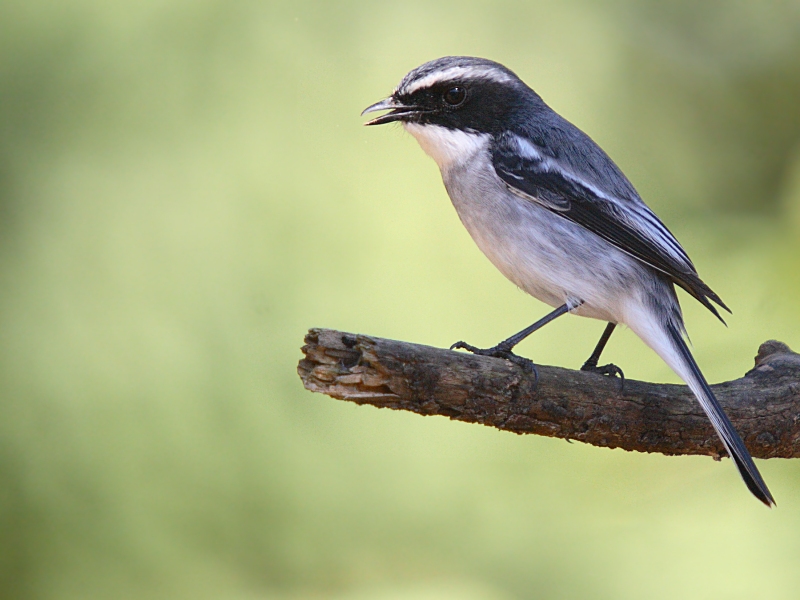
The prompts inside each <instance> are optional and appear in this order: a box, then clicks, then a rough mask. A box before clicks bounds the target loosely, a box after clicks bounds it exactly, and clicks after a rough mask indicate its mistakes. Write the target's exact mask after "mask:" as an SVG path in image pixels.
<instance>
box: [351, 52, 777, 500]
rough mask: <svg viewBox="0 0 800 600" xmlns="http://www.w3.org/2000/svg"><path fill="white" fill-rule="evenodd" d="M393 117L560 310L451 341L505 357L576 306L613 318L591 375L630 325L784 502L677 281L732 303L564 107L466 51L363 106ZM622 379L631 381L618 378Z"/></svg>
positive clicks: (484, 237) (476, 234) (755, 489)
mask: <svg viewBox="0 0 800 600" xmlns="http://www.w3.org/2000/svg"><path fill="white" fill-rule="evenodd" d="M378 111H388V112H386V113H384V114H382V115H380V116H377V117H375V118H372V119H371V120H369V121H367V122H366V123H365V125H380V124H384V123H392V122H398V123H400V124H402V126H403V128H404V129H405V130H406V131H407V132H408V133H410V134H411V135H412V136H413V137H414V138H416V140H417V142H418V143H419V145H420V146H421V147H422V149H423V150H424V151H425V152H426V153H427V154H428V155H429V156H430V157H431V158H433V160H434V161H435V162H436V164H437V165H438V167H439V170H440V172H441V175H442V180H443V182H444V186H445V189H446V191H447V193H448V195H449V196H450V199H451V201H452V203H453V206H454V207H455V209H456V212H457V213H458V216H459V218H460V220H461V222H462V223H463V225H464V226H465V227H466V229H467V231H468V232H469V234H470V236H471V237H472V239H473V240H474V241H475V243H476V244H477V246H478V248H479V249H480V250H481V251H482V252H483V253H484V254H485V255H486V257H487V258H488V259H489V260H490V261H491V262H492V264H493V265H494V266H495V267H496V268H497V269H498V270H499V271H500V272H501V273H502V274H503V275H505V276H506V277H507V278H508V279H509V280H510V281H511V282H513V283H514V284H516V285H517V286H518V287H519V288H521V289H522V290H523V291H525V292H527V293H528V294H530V295H531V296H533V297H534V298H537V299H538V300H540V301H542V302H544V303H545V304H548V305H550V306H551V307H554V308H555V310H553V311H552V312H550V313H549V314H547V315H546V316H545V317H543V318H542V319H540V320H539V321H537V322H536V323H533V324H532V325H531V326H529V327H526V328H525V329H523V330H522V331H520V332H519V333H517V334H515V335H512V336H511V337H509V338H507V339H505V340H503V341H501V342H500V343H498V344H497V345H496V346H493V347H491V348H477V347H475V346H472V345H470V344H467V343H465V342H463V341H461V342H457V343H456V344H453V346H452V347H451V349H459V348H460V349H464V350H467V351H470V352H473V353H476V354H481V355H486V356H495V357H498V358H504V359H507V360H509V361H512V362H513V363H516V364H517V365H520V366H521V367H522V368H525V369H527V370H535V367H533V363H532V362H531V361H529V360H528V359H526V358H523V357H520V356H518V355H516V354H514V352H513V348H514V347H515V346H516V345H517V344H518V343H519V342H520V341H522V340H523V339H525V338H526V337H527V336H528V335H530V334H531V333H533V332H534V331H536V330H537V329H539V328H541V327H542V326H544V325H545V324H547V323H549V322H551V321H553V320H554V319H556V318H558V317H559V316H561V315H564V314H567V313H571V314H575V315H579V316H584V317H589V318H594V319H599V320H602V321H605V322H606V323H607V325H606V329H605V330H604V332H603V336H602V337H601V339H600V341H599V342H598V344H597V346H596V348H595V349H594V352H592V355H591V356H590V358H589V360H587V361H586V363H585V364H584V365H583V367H582V369H583V370H585V371H595V372H600V373H603V374H606V375H611V376H620V378H622V377H623V374H622V371H621V370H620V369H619V368H618V367H616V366H615V365H613V364H611V365H605V366H598V364H597V363H598V360H599V358H600V355H601V353H602V351H603V349H604V347H605V345H606V343H607V342H608V339H609V337H610V336H611V334H612V332H613V331H614V329H615V327H616V326H617V325H624V326H626V327H628V328H629V329H630V330H631V331H633V332H634V333H635V334H636V335H637V336H638V337H639V338H641V340H642V341H643V342H644V343H645V344H646V345H647V346H649V347H650V348H652V349H653V350H654V351H655V353H656V354H657V355H658V356H659V357H660V358H661V359H662V360H663V361H664V362H665V363H666V364H667V365H668V366H669V367H670V368H671V369H672V370H673V371H674V372H675V373H676V374H677V375H678V377H680V378H681V379H682V380H683V381H684V382H685V383H686V384H687V385H688V386H689V388H690V389H691V391H692V392H693V394H694V396H695V397H696V398H697V400H698V402H699V404H700V406H701V407H702V409H703V411H704V412H705V414H706V415H707V416H708V418H709V420H710V421H711V424H712V425H713V427H714V430H715V431H716V433H717V435H718V436H719V438H720V440H721V441H722V444H723V446H724V447H725V449H726V451H727V453H728V455H729V456H730V457H731V458H732V459H733V462H734V463H735V464H736V467H737V468H738V471H739V474H740V475H741V477H742V479H743V480H744V483H745V484H746V485H747V488H748V489H749V490H750V492H751V493H752V494H753V495H754V496H755V497H756V498H758V500H760V501H761V502H763V503H764V504H765V505H767V506H768V507H770V508H771V507H774V506H775V500H774V498H773V497H772V494H771V493H770V491H769V488H768V487H767V485H766V483H765V482H764V480H763V478H762V477H761V474H760V473H759V471H758V469H757V468H756V465H755V463H754V462H753V459H752V457H751V456H750V453H749V452H748V450H747V448H746V447H745V445H744V442H743V441H742V438H741V437H740V436H739V434H738V433H737V431H736V429H735V428H734V426H733V424H732V423H731V421H730V419H729V418H728V417H727V415H726V414H725V412H724V411H723V409H722V407H721V406H720V404H719V401H718V400H717V398H716V397H715V395H714V393H713V391H712V390H711V388H710V386H709V384H708V382H707V381H706V379H705V377H704V376H703V373H702V372H701V371H700V368H699V366H698V365H697V362H696V361H695V359H694V357H693V356H692V353H691V351H690V350H689V347H688V345H687V343H686V337H687V332H686V328H685V326H684V320H683V314H682V311H681V307H680V304H679V301H678V296H677V294H676V290H675V286H676V285H677V286H678V287H680V288H682V289H683V290H685V291H686V292H688V294H689V295H690V296H692V297H693V298H695V299H696V300H697V301H698V302H700V303H701V304H702V305H703V306H705V307H706V308H707V309H708V310H709V311H711V313H713V314H714V315H715V316H716V317H717V318H718V319H719V320H720V321H722V322H723V323H724V320H723V319H722V317H721V316H720V314H719V311H718V309H717V307H720V308H722V309H724V310H726V311H728V312H730V309H729V308H728V307H727V306H726V305H725V303H724V302H723V301H722V299H721V298H720V297H719V296H718V295H717V294H716V293H715V292H714V291H712V290H711V288H710V287H709V286H708V285H706V284H705V283H704V282H703V281H702V280H701V279H700V276H699V275H698V273H697V269H696V268H695V266H694V264H693V263H692V261H691V259H690V258H689V256H688V255H687V253H686V251H685V250H684V249H683V247H682V246H681V245H680V243H679V242H678V240H677V239H676V238H675V236H674V235H673V234H672V233H671V232H670V231H669V229H667V227H666V226H665V225H664V224H663V223H662V222H661V220H660V219H659V218H658V217H657V216H656V214H655V213H654V212H653V211H652V210H651V209H650V208H649V207H648V206H647V205H646V204H645V203H644V201H643V200H642V199H641V197H640V196H639V194H638V192H637V191H636V189H635V188H634V186H633V185H632V184H631V182H630V181H629V180H628V178H627V177H626V176H625V175H624V174H623V173H622V171H621V170H620V168H619V167H618V166H617V165H616V164H615V163H614V161H613V160H612V159H611V158H610V157H609V156H608V155H607V154H606V153H605V152H604V151H603V150H602V149H601V148H600V146H599V145H597V144H596V143H595V142H594V141H593V140H592V139H591V138H590V137H589V136H588V135H587V134H586V133H584V132H583V131H582V130H580V129H579V128H578V127H576V126H575V125H573V124H572V123H570V122H569V121H568V120H566V119H565V118H563V117H561V116H560V115H559V114H557V113H556V112H555V111H554V110H553V109H552V108H550V107H549V106H548V105H547V104H546V103H545V102H544V100H543V99H542V98H541V97H540V96H539V95H538V94H537V93H536V92H535V91H534V90H533V89H531V88H530V87H529V86H528V85H527V84H526V83H524V82H523V81H522V79H520V78H519V77H518V76H517V75H516V74H515V73H514V72H513V71H511V70H510V69H508V68H507V67H505V66H503V65H502V64H500V63H497V62H494V61H491V60H488V59H485V58H477V57H470V56H445V57H442V58H438V59H435V60H432V61H430V62H427V63H425V64H423V65H421V66H419V67H417V68H415V69H413V70H412V71H410V72H409V73H408V74H406V75H405V77H403V78H402V80H401V81H400V83H399V84H398V85H397V87H396V88H395V89H394V91H393V92H392V93H391V95H390V96H388V97H387V98H385V99H383V100H381V101H379V102H376V103H375V104H372V105H371V106H369V107H367V108H366V109H364V111H363V112H362V115H365V114H367V113H373V112H378ZM623 381H624V380H623Z"/></svg>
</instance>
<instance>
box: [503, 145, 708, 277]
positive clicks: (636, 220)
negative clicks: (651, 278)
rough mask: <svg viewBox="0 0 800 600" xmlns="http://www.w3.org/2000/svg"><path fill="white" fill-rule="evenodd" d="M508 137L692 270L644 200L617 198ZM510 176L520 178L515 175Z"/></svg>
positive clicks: (522, 152)
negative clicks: (597, 199) (584, 189)
mask: <svg viewBox="0 0 800 600" xmlns="http://www.w3.org/2000/svg"><path fill="white" fill-rule="evenodd" d="M511 139H512V140H513V141H514V143H515V145H516V147H517V151H518V152H519V153H520V155H521V156H523V157H525V158H528V159H530V160H534V161H536V162H537V163H538V165H539V167H540V168H541V169H544V170H545V171H547V172H551V173H559V174H561V175H562V176H563V177H565V178H566V179H569V180H570V181H572V182H574V183H576V184H578V185H580V186H582V187H584V188H586V189H588V190H589V191H591V192H592V193H593V194H594V195H595V196H597V197H598V198H601V199H603V200H605V201H606V202H608V203H609V204H611V205H612V206H613V209H614V214H615V215H616V216H617V217H618V218H621V219H624V220H625V221H626V222H627V223H628V225H630V226H631V227H633V228H635V229H636V230H638V231H639V232H640V233H642V234H643V235H644V236H645V237H646V238H647V239H649V240H651V241H652V242H653V243H654V244H656V245H657V246H658V247H659V248H661V249H662V250H663V251H664V252H665V253H666V254H668V255H669V256H671V257H672V258H673V259H675V260H676V261H678V263H682V264H684V265H686V266H687V267H689V268H691V269H692V270H694V267H693V265H692V261H691V260H690V259H689V256H688V255H687V254H686V251H685V250H684V249H683V248H682V247H681V245H680V244H679V243H678V240H676V239H675V236H673V235H672V234H671V233H670V232H669V230H668V229H667V228H666V227H665V226H664V224H663V223H661V221H660V220H659V218H658V217H657V216H656V215H655V213H654V212H653V211H652V210H650V208H649V207H648V206H647V205H646V204H645V203H644V202H642V201H641V200H638V201H635V200H621V199H619V198H616V197H615V196H612V195H609V194H607V193H606V192H605V191H603V190H601V189H600V188H598V187H597V186H595V185H594V184H592V183H590V182H588V181H586V180H585V179H583V178H582V177H580V176H579V175H576V174H575V173H574V172H573V171H571V170H570V169H568V168H566V167H565V166H564V165H563V164H561V163H559V162H557V161H556V160H554V159H552V158H550V157H549V156H545V155H543V154H542V153H541V152H540V151H539V149H538V148H537V147H536V146H535V145H534V144H532V143H531V142H530V141H529V140H527V139H525V138H524V137H521V136H519V135H514V136H511ZM512 176H513V175H512ZM514 177H515V178H519V179H522V178H521V177H519V176H514Z"/></svg>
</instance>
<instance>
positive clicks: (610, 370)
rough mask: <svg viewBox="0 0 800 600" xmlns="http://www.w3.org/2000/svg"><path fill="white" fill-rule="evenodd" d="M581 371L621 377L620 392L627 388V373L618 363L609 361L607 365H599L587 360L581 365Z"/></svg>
mask: <svg viewBox="0 0 800 600" xmlns="http://www.w3.org/2000/svg"><path fill="white" fill-rule="evenodd" d="M581 371H588V372H589V373H599V374H600V375H605V376H607V377H619V392H620V393H622V392H623V391H624V390H625V373H623V372H622V369H620V368H619V367H618V366H617V365H614V364H611V363H609V364H607V365H603V366H602V367H598V366H597V365H593V364H591V363H590V362H589V361H588V360H587V361H586V362H585V363H584V364H583V366H582V367H581Z"/></svg>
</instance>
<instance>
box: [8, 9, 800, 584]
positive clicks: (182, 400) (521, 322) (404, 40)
mask: <svg viewBox="0 0 800 600" xmlns="http://www.w3.org/2000/svg"><path fill="white" fill-rule="evenodd" d="M445 54H471V55H478V56H485V57H489V58H492V59H494V60H498V61H500V62H503V63H505V64H507V65H508V66H509V67H511V68H512V69H514V70H515V71H516V72H517V73H518V74H519V75H520V76H521V77H523V78H524V79H525V80H526V81H527V82H528V83H529V84H531V85H532V87H534V88H535V89H536V90H537V91H538V92H539V93H540V94H541V95H542V96H543V97H544V98H545V100H547V101H548V102H549V103H550V104H551V106H553V107H554V108H555V109H556V110H558V111H559V112H561V113H562V114H563V115H565V116H566V117H567V118H569V119H570V120H572V121H573V122H574V123H576V124H577V125H578V126H580V127H581V128H583V129H584V130H586V131H587V132H588V133H589V134H590V135H592V136H593V137H594V138H595V139H596V140H597V141H598V142H599V143H600V144H601V145H602V146H603V147H604V148H605V149H606V150H607V151H608V152H609V153H610V154H611V156H612V157H614V159H615V160H616V161H617V162H618V163H619V164H620V166H621V167H622V169H623V170H624V171H625V172H626V173H627V174H628V175H629V177H630V178H631V179H632V181H633V182H634V184H635V185H636V186H637V187H638V189H639V191H640V192H641V193H642V195H643V197H644V198H645V200H646V201H647V202H648V203H649V204H650V206H652V207H653V208H654V209H655V210H656V212H658V213H659V214H660V215H661V216H662V218H663V219H664V220H665V222H666V223H667V225H668V226H669V227H670V228H671V229H672V230H673V231H674V232H675V233H676V235H677V236H678V238H679V239H680V240H681V241H682V242H683V244H684V245H685V247H686V248H687V250H688V251H689V253H690V254H691V255H692V256H693V258H694V261H695V263H696V264H697V266H698V269H699V271H700V274H701V276H703V278H704V279H705V280H706V281H707V282H708V283H709V284H710V285H711V286H712V287H713V288H714V289H715V290H716V291H717V292H719V294H720V295H721V296H722V298H724V299H725V301H726V302H727V303H728V304H729V305H730V306H731V307H732V308H733V310H734V314H733V316H732V317H731V318H730V319H729V325H730V327H729V328H728V329H725V328H724V327H722V326H720V325H719V324H718V323H717V322H716V321H715V319H714V318H713V317H712V316H711V315H710V314H708V313H707V312H706V311H705V310H704V309H703V308H702V307H700V306H699V305H697V303H695V302H691V301H690V300H691V299H689V298H687V297H686V296H685V295H683V296H682V298H683V300H684V307H685V311H686V316H687V324H688V328H689V331H690V333H691V335H692V339H693V342H694V347H695V351H696V356H697V358H698V361H699V363H700V364H701V366H702V367H703V369H704V370H705V372H706V374H707V376H708V377H709V379H710V380H711V381H720V380H725V379H731V378H735V377H739V376H741V375H742V374H743V373H744V372H745V371H746V370H747V369H749V368H750V367H751V366H752V357H753V355H754V354H755V352H756V349H757V347H758V345H759V343H761V342H763V341H764V340H766V339H769V338H778V339H781V340H783V341H785V342H787V343H789V344H790V345H793V346H794V347H795V348H796V349H797V348H800V307H799V306H798V301H797V297H798V294H799V293H800V3H798V2H797V1H796V0H793V1H786V2H783V1H778V0H770V1H761V2H723V1H722V0H715V1H708V2H702V3H697V2H691V1H689V0H673V1H670V2H661V1H656V0H650V1H633V0H608V1H607V2H596V1H593V0H568V1H566V2H555V1H550V2H546V1H539V2H510V1H493V2H481V1H475V0H460V1H455V0H451V1H447V2H439V3H435V4H427V3H424V2H418V1H414V0H409V1H406V2H401V3H396V2H395V3H377V2H376V3H368V2H354V1H351V2H337V3H317V2H298V1H295V2H291V3H290V2H285V3H277V2H255V1H245V0H241V1H230V0H227V1H222V0H194V1H191V2H190V1H188V0H161V1H157V2H156V1H152V0H144V1H140V2H133V1H127V2H124V1H123V2H101V1H100V0H74V1H72V2H68V3H63V2H54V1H43V0H4V2H3V3H2V4H0V128H1V130H0V215H1V216H2V218H0V277H2V287H0V352H1V353H2V354H1V356H0V369H2V376H1V377H0V390H1V393H2V402H0V593H2V596H3V597H7V598H22V599H25V598H31V599H34V598H35V599H38V598H42V599H48V598H59V599H61V598H66V599H71V598H193V599H202V598H233V599H238V598H242V599H250V598H253V599H255V598H268V599H273V598H274V599H286V600H290V599H307V598H308V599H323V598H332V599H340V600H346V599H372V598H375V599H379V600H380V599H391V600H399V599H425V600H431V599H440V598H443V599H455V598H458V599H467V600H472V599H480V600H488V599H528V598H576V597H582V598H600V599H604V598H609V599H611V598H614V599H627V598H657V599H658V598H715V599H716V598H750V597H753V596H755V595H763V596H765V597H769V598H774V599H781V598H796V597H797V589H798V588H800V568H798V567H799V566H800V565H799V564H798V563H799V562H800V558H798V557H800V514H799V511H800V479H799V477H798V476H800V462H798V461H786V460H770V461H760V462H759V466H760V468H761V469H762V471H763V474H764V476H765V478H766V480H767V481H768V482H769V483H770V486H771V488H772V491H773V493H774V494H775V497H776V498H777V500H778V508H777V510H774V511H768V510H766V509H764V507H763V506H761V505H760V504H759V503H758V502H756V501H755V500H754V499H753V498H752V497H751V496H750V495H749V494H748V493H747V491H746V489H745V487H744V486H743V485H742V483H741V481H740V480H739V478H738V476H737V474H736V473H735V470H734V468H733V467H732V465H731V464H730V462H729V461H727V460H726V461H723V462H721V463H715V462H714V461H712V460H711V459H710V458H704V457H692V458H667V457H663V456H651V455H642V454H630V453H625V452H623V451H620V450H615V451H611V450H604V449H598V448H594V447H588V446H584V445H581V444H568V443H566V442H564V441H562V440H553V439H542V438H535V437H518V436H515V435H512V434H508V433H501V432H498V431H495V430H490V429H487V428H482V427H479V426H476V425H467V424H463V423H455V422H450V421H448V420H445V419H443V418H429V419H425V418H421V417H418V416H415V415H411V414H401V413H397V412H392V411H386V410H377V409H374V408H370V407H362V408H359V407H356V406H354V405H351V404H348V403H344V402H338V401H334V400H332V399H330V398H327V397H324V396H320V395H313V394H310V393H308V392H306V391H304V390H303V388H302V386H301V384H300V382H299V380H298V377H297V375H296V373H295V367H296V363H297V361H298V359H299V358H300V356H301V355H300V351H299V348H300V346H301V344H302V339H303V335H304V334H305V332H306V330H307V329H308V328H309V327H314V326H324V327H333V328H340V329H344V330H348V331H354V332H362V333H369V334H374V335H379V336H385V337H394V338H399V339H404V340H409V341H416V342H421V343H427V344H431V345H437V346H446V345H449V344H450V343H452V342H454V341H456V340H458V339H467V340H469V341H470V342H472V343H475V344H479V345H481V344H483V345H487V344H491V343H494V342H496V341H497V340H499V339H501V338H502V337H505V336H507V335H509V334H510V333H512V332H515V331H517V330H518V329H520V328H521V327H523V326H525V325H527V324H529V323H530V322H532V321H533V320H534V319H536V318H538V317H539V316H541V315H542V314H544V312H545V311H546V310H547V309H546V307H544V306H543V305H541V304H539V303H538V302H536V301H534V300H532V299H531V298H529V297H527V296H525V295H524V294H523V293H521V292H519V291H518V290H516V289H515V288H514V287H513V286H512V285H511V284H510V283H508V282H507V281H505V280H504V279H503V278H502V276H501V275H500V274H499V273H497V272H496V271H495V270H494V269H493V267H492V266H491V265H490V264H489V262H488V261H487V260H486V259H485V258H484V257H483V256H482V255H481V254H480V253H479V251H478V250H477V248H476V247H475V246H474V244H473V243H472V242H471V240H470V239H469V238H468V235H467V233H466V232H465V231H464V229H463V228H462V226H461V225H460V223H459V222H458V219H457V218H456V216H455V213H454V211H453V209H452V207H451V206H450V203H449V200H448V199H447V197H446V194H445V192H444V190H443V187H442V184H441V181H440V178H439V174H438V172H437V170H436V167H435V165H434V163H433V161H431V160H430V159H429V158H428V157H426V156H425V155H424V154H423V152H422V151H421V150H420V149H419V148H418V147H417V145H416V143H415V142H414V140H413V139H412V138H411V137H410V136H408V135H406V134H404V133H403V132H402V129H401V128H399V127H396V128H391V127H385V128H375V129H372V128H364V127H362V126H361V123H362V122H363V119H362V118H360V117H359V112H360V111H361V109H363V108H364V107H365V106H367V105H368V104H370V103H372V102H375V101H377V100H379V99H380V98H382V97H384V96H385V95H387V94H388V93H389V92H390V91H391V90H392V88H393V87H394V86H395V85H396V83H397V82H398V81H399V79H400V78H401V77H402V76H403V75H404V74H405V73H406V72H407V71H408V70H410V69H411V68H413V67H415V66H417V65H419V64H421V63H422V62H425V61H427V60H430V59H432V58H435V57H438V56H442V55H445ZM602 329H603V324H602V323H600V322H595V321H588V320H582V319H576V318H571V319H568V318H565V319H563V320H559V321H558V322H557V323H555V324H553V325H551V326H549V327H547V328H546V329H545V330H543V331H542V332H540V333H539V334H537V335H536V336H533V338H532V339H530V340H528V341H526V342H525V344H524V345H523V346H522V347H521V348H520V350H521V352H522V353H523V354H525V355H528V356H530V357H532V358H533V359H534V360H536V361H538V362H541V363H547V364H557V365H562V366H569V367H573V368H576V367H578V366H579V365H580V364H581V363H582V361H583V360H584V359H585V358H586V357H587V356H588V354H589V352H590V351H591V349H592V347H593V345H594V343H595V342H596V339H597V337H598V336H599V334H600V332H601V331H602ZM607 358H608V359H609V360H613V361H614V362H615V363H617V364H619V365H620V366H622V368H623V369H624V370H625V373H626V374H627V376H628V377H632V378H640V379H648V380H653V381H676V378H675V377H674V375H672V374H671V373H670V372H669V370H668V369H667V367H666V366H665V365H664V364H662V363H661V362H660V361H659V360H658V358H657V357H656V356H655V355H654V354H653V353H652V352H650V351H649V350H646V349H644V347H643V345H642V344H641V343H640V342H639V341H638V340H637V339H636V338H635V337H634V336H633V335H632V334H631V333H630V332H622V333H620V334H618V336H615V338H614V339H613V340H612V342H611V344H610V346H609V349H608V354H607Z"/></svg>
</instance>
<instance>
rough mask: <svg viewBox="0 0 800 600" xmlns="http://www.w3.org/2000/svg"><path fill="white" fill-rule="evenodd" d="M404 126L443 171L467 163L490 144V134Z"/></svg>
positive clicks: (405, 124)
mask: <svg viewBox="0 0 800 600" xmlns="http://www.w3.org/2000/svg"><path fill="white" fill-rule="evenodd" d="M403 126H404V127H405V128H406V131H408V132H409V133H410V134H411V135H413V136H414V137H415V138H417V141H418V142H419V145H420V146H421V147H422V149H423V150H424V151H425V152H426V153H427V154H428V156H430V157H431V158H432V159H433V160H435V161H436V164H437V165H439V169H441V170H445V169H447V168H449V167H451V166H453V165H458V164H461V163H464V162H466V161H467V160H469V159H470V158H471V157H472V156H474V155H475V153H476V152H480V151H482V150H484V149H485V148H486V145H487V144H488V143H489V134H488V133H467V132H466V131H460V130H458V129H448V128H447V127H442V126H440V125H420V124H418V123H403Z"/></svg>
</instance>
